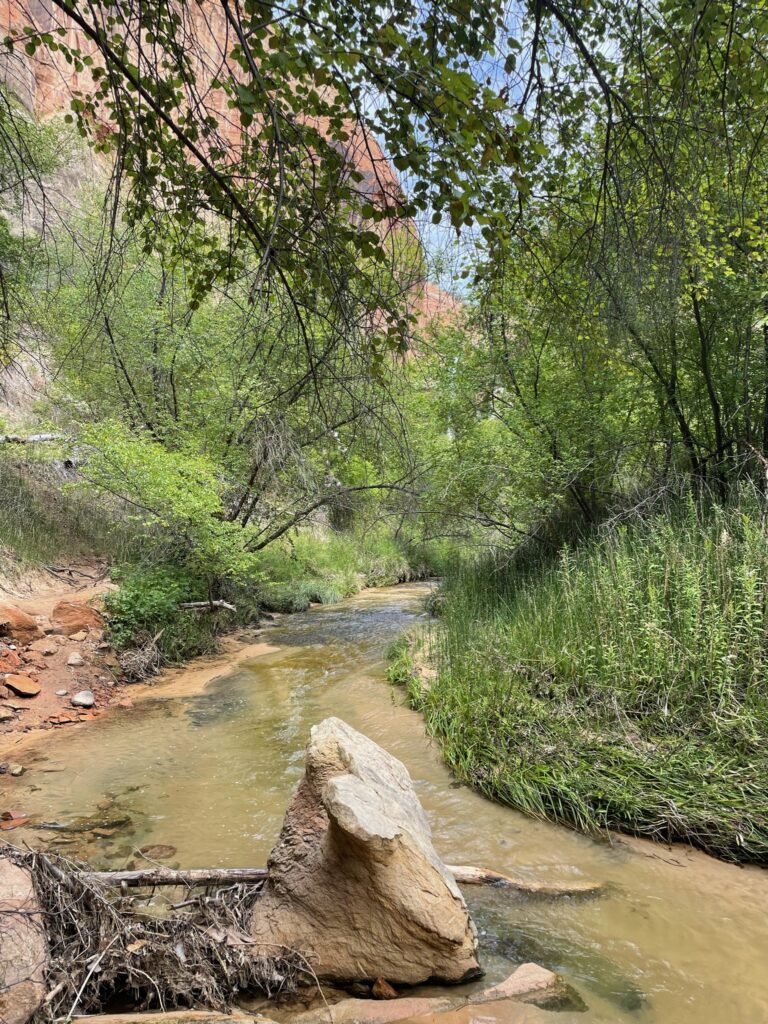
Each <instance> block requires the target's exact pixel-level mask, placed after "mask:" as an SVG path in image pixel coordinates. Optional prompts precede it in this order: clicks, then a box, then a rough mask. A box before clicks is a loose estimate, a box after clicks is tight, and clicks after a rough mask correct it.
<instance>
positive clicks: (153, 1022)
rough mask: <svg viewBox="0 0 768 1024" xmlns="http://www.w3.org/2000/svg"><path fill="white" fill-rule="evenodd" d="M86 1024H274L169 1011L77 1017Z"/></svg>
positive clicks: (251, 1016)
mask: <svg viewBox="0 0 768 1024" xmlns="http://www.w3.org/2000/svg"><path fill="white" fill-rule="evenodd" d="M77 1020H78V1021H84V1022H86V1024H275V1022H274V1021H273V1020H271V1019H270V1018H269V1017H262V1016H261V1015H260V1014H258V1013H245V1014H244V1013H241V1012H236V1013H234V1014H228V1013H218V1012H217V1011H216V1010H170V1011H168V1012H167V1013H100V1014H95V1015H92V1016H89V1017H77Z"/></svg>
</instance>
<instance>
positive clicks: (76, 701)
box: [70, 690, 96, 708]
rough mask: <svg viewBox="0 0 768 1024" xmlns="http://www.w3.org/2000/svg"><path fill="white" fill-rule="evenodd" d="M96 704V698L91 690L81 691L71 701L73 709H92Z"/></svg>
mask: <svg viewBox="0 0 768 1024" xmlns="http://www.w3.org/2000/svg"><path fill="white" fill-rule="evenodd" d="M95 703H96V698H95V697H94V696H93V693H92V691H91V690H81V691H80V692H79V693H76V694H75V696H74V697H73V698H72V700H71V701H70V704H71V705H72V707H73V708H92V707H93V705H94V704H95Z"/></svg>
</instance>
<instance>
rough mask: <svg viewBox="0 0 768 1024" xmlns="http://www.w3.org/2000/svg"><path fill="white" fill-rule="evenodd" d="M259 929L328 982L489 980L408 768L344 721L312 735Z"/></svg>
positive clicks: (268, 943)
mask: <svg viewBox="0 0 768 1024" xmlns="http://www.w3.org/2000/svg"><path fill="white" fill-rule="evenodd" d="M251 930H252V934H253V937H254V938H255V939H256V941H257V943H263V944H264V949H265V951H266V950H268V949H273V950H274V947H275V945H276V944H277V945H284V946H287V947H289V948H291V949H296V950H299V951H301V952H303V953H304V954H305V956H307V958H308V960H309V961H310V963H311V964H312V967H313V968H314V970H315V971H316V973H317V974H318V976H319V977H321V978H329V979H341V980H345V981H351V980H359V979H366V978H367V979H375V978H387V979H388V980H389V981H390V982H393V983H395V984H398V983H400V984H406V985H414V984H417V983H418V982H422V981H426V980H427V979H428V978H435V979H440V980H443V981H449V982H458V981H462V980H464V979H466V978H470V977H475V976H477V975H479V974H480V973H481V972H480V968H479V964H478V961H477V955H476V933H475V929H474V926H473V924H472V921H471V920H470V917H469V914H468V912H467V908H466V905H465V903H464V899H463V897H462V895H461V892H460V890H459V888H458V886H457V885H456V882H455V880H454V878H453V876H452V875H451V873H450V872H449V871H448V869H447V868H446V866H445V865H444V864H443V862H442V861H441V860H440V858H439V857H438V855H437V853H436V852H435V849H434V847H433V846H432V837H431V833H430V828H429V823H428V821H427V817H426V815H425V813H424V810H423V808H422V807H421V804H420V803H419V800H418V798H417V796H416V793H415V791H414V789H413V783H412V782H411V779H410V777H409V775H408V772H407V771H406V769H405V767H404V765H402V764H401V763H400V761H398V760H397V759H396V758H394V757H392V756H391V755H390V754H388V753H387V752H386V751H385V750H382V748H381V747H379V746H377V745H376V744H375V743H374V742H373V741H372V740H369V739H368V738H367V737H365V736H363V735H362V734H361V733H359V732H356V731H355V730H354V729H352V728H351V727H350V726H348V725H347V724H346V723H344V722H342V721H340V720H339V719H338V718H329V719H326V720H325V721H324V722H322V723H321V724H320V725H316V726H315V727H314V728H313V729H312V732H311V738H310V743H309V748H308V750H307V760H306V771H305V774H304V778H303V779H302V781H301V783H300V785H299V788H298V790H297V792H296V794H295V796H294V798H293V801H292V803H291V805H290V807H289V808H288V812H287V814H286V817H285V821H284V822H283V828H282V831H281V833H280V837H279V839H278V842H277V845H276V846H275V848H274V850H273V851H272V853H271V855H270V858H269V878H268V881H267V883H266V886H265V889H264V893H263V895H262V897H261V899H260V900H259V901H258V903H257V904H256V906H255V908H254V913H253V919H252V928H251Z"/></svg>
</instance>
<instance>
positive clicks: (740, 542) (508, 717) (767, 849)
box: [418, 488, 768, 863]
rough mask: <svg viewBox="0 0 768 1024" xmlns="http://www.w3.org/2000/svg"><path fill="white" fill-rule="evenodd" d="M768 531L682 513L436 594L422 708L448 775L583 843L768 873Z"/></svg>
mask: <svg viewBox="0 0 768 1024" xmlns="http://www.w3.org/2000/svg"><path fill="white" fill-rule="evenodd" d="M767 640H768V521H767V519H766V508H765V503H764V499H763V498H762V497H761V495H760V494H758V493H757V492H756V491H755V490H753V489H751V488H744V489H742V490H741V491H740V492H739V493H738V495H737V496H736V497H735V498H734V500H733V501H732V502H731V503H729V504H728V505H726V506H718V505H715V504H712V503H708V504H707V505H706V506H705V507H702V506H701V505H699V504H697V503H696V502H695V501H694V500H693V499H692V498H691V499H688V500H684V501H682V502H679V503H678V504H676V505H675V506H674V507H672V508H671V509H669V510H668V512H667V514H665V515H656V516H654V517H653V518H651V519H648V520H646V521H643V522H634V523H633V524H631V525H624V526H620V527H618V528H616V529H613V530H612V531H610V532H608V533H606V534H604V535H602V536H598V537H596V538H593V539H591V540H590V541H588V542H587V543H585V544H584V545H583V546H582V547H580V548H578V549H576V550H569V549H563V550H562V552H561V553H560V556H559V558H558V559H556V560H554V561H552V560H549V561H547V562H540V563H539V564H536V563H535V562H533V563H531V562H530V561H529V562H528V563H527V564H525V565H517V564H515V563H514V561H513V562H511V563H507V564H504V563H503V562H502V561H500V560H499V559H498V558H497V559H484V560H482V561H478V562H475V563H472V564H466V565H464V566H463V567H461V568H460V569H459V570H458V571H457V572H456V573H455V574H454V575H453V576H452V577H450V578H449V579H448V580H447V581H446V586H445V605H444V610H443V614H442V617H441V619H440V622H439V625H438V626H437V627H436V635H435V637H434V638H433V643H432V644H431V647H430V649H431V651H432V655H431V656H432V658H433V659H434V662H435V665H436V667H437V669H438V678H437V680H436V682H435V683H434V684H433V685H432V687H431V689H430V690H429V692H428V693H427V694H426V695H423V696H421V697H420V698H419V701H418V703H419V704H420V706H421V707H422V708H423V710H424V712H425V714H426V717H427V721H428V724H429V727H430V729H431V730H432V732H433V733H434V734H435V735H437V736H438V737H439V738H440V739H441V740H442V742H443V745H444V749H445V753H446V757H447V759H448V761H449V763H450V764H451V766H452V768H453V769H454V770H455V771H456V772H457V773H458V774H459V775H460V776H461V777H463V778H465V779H468V780H470V781H471V782H473V783H474V784H475V785H476V786H477V787H478V788H480V789H481V790H483V791H484V792H485V793H487V794H488V795H490V796H493V797H496V798H498V799H501V800H503V801H505V802H508V803H510V804H512V805H514V806H516V807H519V808H521V809H523V810H525V811H527V812H529V813H531V814H534V815H537V816H539V817H546V818H550V819H554V820H556V821H560V822H564V823H567V824H570V825H573V826H576V827H578V828H581V829H584V830H589V831H592V830H598V829H603V828H618V829H624V830H627V831H629V832H633V833H637V834H641V835H647V836H652V837H654V838H659V839H664V840H673V839H684V840H688V841H690V842H692V843H694V844H695V845H697V846H699V847H701V848H703V849H705V850H708V851H710V852H712V853H715V854H717V855H719V856H721V857H724V858H728V859H733V860H740V861H758V862H763V863H766V862H768V682H767V680H766V675H767V672H768V642H767Z"/></svg>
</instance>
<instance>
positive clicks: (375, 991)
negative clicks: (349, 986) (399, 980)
mask: <svg viewBox="0 0 768 1024" xmlns="http://www.w3.org/2000/svg"><path fill="white" fill-rule="evenodd" d="M371 995H372V996H373V998H374V999H397V992H395V990H394V989H393V988H392V986H391V985H390V984H389V982H388V981H387V980H386V979H385V978H377V979H376V981H374V983H373V987H372V988H371Z"/></svg>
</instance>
